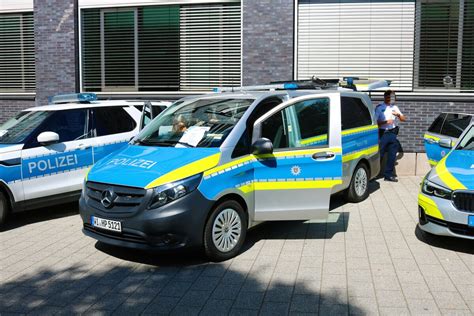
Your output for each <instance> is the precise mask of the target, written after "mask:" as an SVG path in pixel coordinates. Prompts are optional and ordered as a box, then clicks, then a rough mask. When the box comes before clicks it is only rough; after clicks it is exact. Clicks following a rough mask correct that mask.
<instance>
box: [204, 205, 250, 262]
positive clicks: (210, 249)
mask: <svg viewBox="0 0 474 316" xmlns="http://www.w3.org/2000/svg"><path fill="white" fill-rule="evenodd" d="M246 233H247V217H246V216H245V212H244V209H243V208H242V206H241V205H240V204H239V203H237V202H236V201H232V200H229V201H224V202H222V203H220V204H218V205H217V206H216V207H215V208H214V210H213V211H212V214H211V216H209V219H208V220H207V222H206V227H205V229H204V251H205V253H206V255H207V257H208V258H209V259H211V260H212V261H224V260H227V259H230V258H232V257H235V256H236V255H237V254H238V253H239V251H240V248H242V245H243V243H244V240H245V236H246Z"/></svg>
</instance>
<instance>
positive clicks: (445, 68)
mask: <svg viewBox="0 0 474 316" xmlns="http://www.w3.org/2000/svg"><path fill="white" fill-rule="evenodd" d="M416 29H417V34H416V51H415V53H416V55H415V61H416V63H415V65H416V67H417V69H415V87H416V88H443V89H446V88H447V89H457V90H474V70H473V68H474V67H473V65H474V57H473V54H472V51H473V49H474V40H473V38H474V37H473V36H474V3H473V2H472V1H459V0H421V1H420V2H419V3H418V4H417V27H416Z"/></svg>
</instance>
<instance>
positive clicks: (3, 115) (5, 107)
mask: <svg viewBox="0 0 474 316" xmlns="http://www.w3.org/2000/svg"><path fill="white" fill-rule="evenodd" d="M32 106H35V101H33V100H0V124H2V123H3V122H5V121H6V120H7V119H9V118H10V117H12V116H14V115H15V114H16V113H18V112H19V111H21V110H24V109H26V108H30V107H32Z"/></svg>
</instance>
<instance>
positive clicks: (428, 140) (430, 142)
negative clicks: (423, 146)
mask: <svg viewBox="0 0 474 316" xmlns="http://www.w3.org/2000/svg"><path fill="white" fill-rule="evenodd" d="M425 139H426V142H427V143H428V144H437V143H438V142H437V141H435V140H434V139H432V138H425Z"/></svg>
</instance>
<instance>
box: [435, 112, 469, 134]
mask: <svg viewBox="0 0 474 316" xmlns="http://www.w3.org/2000/svg"><path fill="white" fill-rule="evenodd" d="M471 119H472V116H470V115H465V114H448V115H446V120H445V121H444V124H443V128H442V129H441V134H442V135H446V136H449V137H454V138H458V137H459V136H461V134H462V132H464V130H465V129H466V127H467V126H468V125H469V123H470V122H471Z"/></svg>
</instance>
